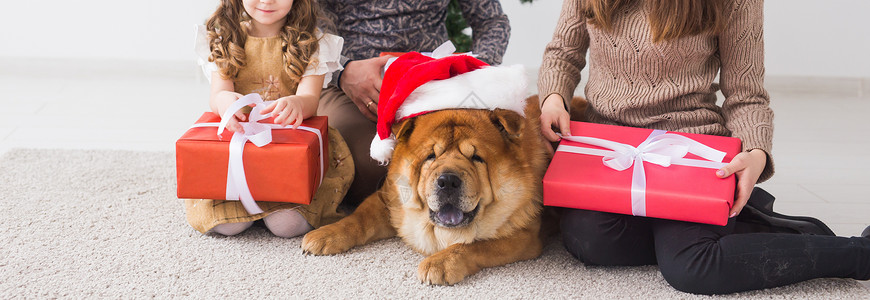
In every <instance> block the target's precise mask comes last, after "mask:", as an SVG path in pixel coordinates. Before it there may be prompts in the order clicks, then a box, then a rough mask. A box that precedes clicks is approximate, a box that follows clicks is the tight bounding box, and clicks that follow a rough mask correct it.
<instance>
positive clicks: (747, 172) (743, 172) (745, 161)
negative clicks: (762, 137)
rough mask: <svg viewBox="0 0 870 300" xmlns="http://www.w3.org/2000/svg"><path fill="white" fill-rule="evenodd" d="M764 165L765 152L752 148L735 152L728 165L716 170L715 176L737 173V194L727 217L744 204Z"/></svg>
mask: <svg viewBox="0 0 870 300" xmlns="http://www.w3.org/2000/svg"><path fill="white" fill-rule="evenodd" d="M766 165H767V154H766V153H765V152H764V150H761V149H752V150H751V151H749V152H741V153H740V154H737V156H734V159H732V160H731V162H730V163H728V165H726V166H724V167H722V168H721V169H719V170H718V171H716V176H719V177H720V178H725V177H728V176H731V174H736V175H737V195H736V196H735V197H734V205H733V206H731V212H730V214H729V215H728V217H729V218H733V217H735V216H737V215H738V214H740V211H741V210H743V207H744V206H746V202H748V201H749V195H751V194H752V189H753V188H754V187H755V183H756V182H757V181H758V177H759V176H761V172H762V171H764V167H765V166H766Z"/></svg>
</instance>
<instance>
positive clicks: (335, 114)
mask: <svg viewBox="0 0 870 300" xmlns="http://www.w3.org/2000/svg"><path fill="white" fill-rule="evenodd" d="M317 115H320V116H327V117H328V118H329V126H331V127H332V128H335V129H337V130H338V132H340V133H341V136H342V137H343V138H344V140H345V142H347V146H348V148H350V152H351V155H352V156H353V163H354V166H355V170H354V173H355V174H354V179H353V183H352V184H351V185H350V190H348V192H347V196H345V197H344V201H343V202H342V203H343V204H345V205H350V206H352V207H356V206H358V205H359V204H360V202H362V201H363V200H364V199H365V198H366V197H368V196H369V195H371V194H372V193H374V192H375V191H377V190H378V188H380V186H381V183H382V182H383V178H384V177H385V176H386V174H387V168H386V167H385V166H381V165H379V164H378V162H377V161H375V160H374V159H372V158H371V156H369V149H370V146H371V144H372V139H373V138H374V136H375V133H376V132H377V123H375V122H372V121H371V120H369V119H367V118H366V117H365V116H364V115H363V114H362V113H361V112H360V111H359V108H357V106H356V104H354V103H353V101H351V100H350V97H348V96H347V95H345V94H344V92H342V91H340V90H339V89H337V88H335V87H330V88H327V89H324V90H323V92H322V93H321V96H320V103H319V105H318V107H317Z"/></svg>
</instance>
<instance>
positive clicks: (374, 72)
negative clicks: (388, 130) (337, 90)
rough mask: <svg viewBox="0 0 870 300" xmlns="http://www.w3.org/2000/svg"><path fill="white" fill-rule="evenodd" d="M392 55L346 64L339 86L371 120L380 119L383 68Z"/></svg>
mask: <svg viewBox="0 0 870 300" xmlns="http://www.w3.org/2000/svg"><path fill="white" fill-rule="evenodd" d="M389 59H390V56H381V57H374V58H369V59H364V60H354V61H351V62H349V63H348V64H347V65H346V66H344V71H342V73H341V81H339V83H338V84H339V86H340V87H341V90H342V91H344V93H345V94H347V96H348V97H350V100H352V101H353V103H354V104H356V106H357V108H359V111H360V112H362V114H363V115H365V116H366V118H368V119H369V120H372V121H377V120H378V95H379V94H380V91H381V81H382V79H381V70H383V69H384V65H386V64H387V60H389Z"/></svg>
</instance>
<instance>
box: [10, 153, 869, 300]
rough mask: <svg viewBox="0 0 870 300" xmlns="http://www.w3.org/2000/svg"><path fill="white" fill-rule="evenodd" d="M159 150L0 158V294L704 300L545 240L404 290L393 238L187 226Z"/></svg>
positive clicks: (639, 271) (656, 277)
mask: <svg viewBox="0 0 870 300" xmlns="http://www.w3.org/2000/svg"><path fill="white" fill-rule="evenodd" d="M174 159H175V157H174V155H173V154H172V153H153V152H125V151H70V150H12V151H10V152H8V153H7V154H6V155H4V156H3V157H2V158H0V195H2V196H0V197H2V198H0V210H2V211H5V212H6V214H4V215H2V216H0V228H2V230H0V278H2V280H0V298H2V299H9V298H18V297H21V298H56V297H62V298H84V297H87V298H91V297H111V298H145V297H158V298H169V297H172V298H175V297H186V298H187V297H190V298H214V297H217V298H259V297H268V298H288V297H300V298H358V297H362V298H442V297H462V298H461V299H468V298H474V299H477V298H500V299H501V298H543V297H547V298H551V297H552V298H594V299H613V298H681V299H694V298H707V297H704V296H697V295H691V294H685V293H681V292H678V291H676V290H674V289H673V288H671V287H670V286H669V285H668V284H667V283H666V282H665V281H664V280H663V279H662V277H661V275H660V274H659V272H658V270H657V269H656V267H654V266H649V267H631V268H628V267H626V268H593V267H585V266H584V265H583V264H581V263H579V262H578V261H576V260H574V259H573V258H572V257H571V256H570V255H569V254H568V253H567V252H565V250H564V249H563V248H562V246H561V244H560V243H559V242H558V241H555V240H554V241H551V242H550V243H548V245H547V246H546V248H545V250H544V254H543V256H541V257H540V258H538V259H535V260H531V261H524V262H519V263H514V264H511V265H507V266H503V267H498V268H492V269H486V270H484V271H482V272H480V273H478V274H476V275H473V276H471V277H470V278H467V279H466V280H465V281H463V282H461V283H459V284H457V285H455V286H452V287H440V286H427V285H423V284H420V283H419V282H418V281H417V277H416V270H417V264H418V263H419V262H420V260H421V259H422V256H421V255H419V254H417V253H416V252H413V251H412V250H410V249H409V248H408V247H406V246H405V245H404V244H403V243H402V242H401V241H399V240H398V239H390V240H386V241H380V242H376V243H374V244H371V245H368V246H364V247H360V248H356V249H353V250H351V251H350V252H349V253H345V254H341V255H336V256H328V257H318V256H305V255H302V250H300V248H299V244H300V241H301V238H294V239H282V238H277V237H274V236H271V235H270V234H269V233H268V232H267V231H265V230H264V229H263V228H257V227H255V228H252V229H251V230H249V231H247V232H245V233H243V234H241V235H239V236H235V237H220V236H205V235H201V234H199V233H198V232H196V231H194V230H193V229H191V228H190V227H189V226H188V225H187V223H186V221H185V217H184V211H183V205H182V202H181V201H179V200H177V199H176V198H175V163H174ZM868 297H870V294H868V290H867V289H866V288H865V287H863V286H861V285H860V284H859V283H858V282H857V281H854V280H845V279H821V280H813V281H809V282H804V283H800V284H795V285H791V286H786V287H782V288H776V289H770V290H764V291H754V292H747V293H740V294H733V295H725V296H720V297H717V298H729V299H730V298H769V299H783V298H804V299H806V298H828V299H832V298H839V299H868Z"/></svg>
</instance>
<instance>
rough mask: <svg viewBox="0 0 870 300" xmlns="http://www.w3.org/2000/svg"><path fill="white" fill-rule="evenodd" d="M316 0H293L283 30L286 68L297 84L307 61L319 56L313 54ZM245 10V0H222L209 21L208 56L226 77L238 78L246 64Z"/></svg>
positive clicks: (307, 63) (315, 45)
mask: <svg viewBox="0 0 870 300" xmlns="http://www.w3.org/2000/svg"><path fill="white" fill-rule="evenodd" d="M314 1H315V0H295V1H293V7H292V8H291V9H290V13H288V14H287V21H286V23H285V24H284V29H283V30H282V31H281V38H282V40H283V43H282V51H283V53H284V71H285V72H287V74H288V75H289V76H290V79H292V80H293V82H295V83H297V84H298V82H299V80H300V79H301V78H302V73H304V72H305V69H306V68H307V67H308V65H309V64H311V63H314V64H317V58H316V57H312V56H313V55H314V53H316V52H317V50H318V42H319V40H318V38H317V35H316V33H315V30H316V29H317V23H318V20H320V17H319V12H318V10H317V3H316V2H314ZM244 11H245V9H244V6H243V5H242V0H221V3H220V5H218V8H217V10H216V11H215V12H214V14H212V16H211V17H210V18H209V19H208V21H206V29H207V30H208V40H209V46H210V48H211V55H210V56H209V58H208V60H209V61H213V62H215V64H217V66H218V69H219V70H220V73H221V76H222V77H223V78H227V79H234V78H236V76H238V74H239V70H241V69H242V68H243V67H244V66H245V41H246V40H247V37H248V32H247V28H246V27H245V26H244V25H243V22H245V21H247V19H248V18H250V17H248V16H247V14H245V13H244Z"/></svg>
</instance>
